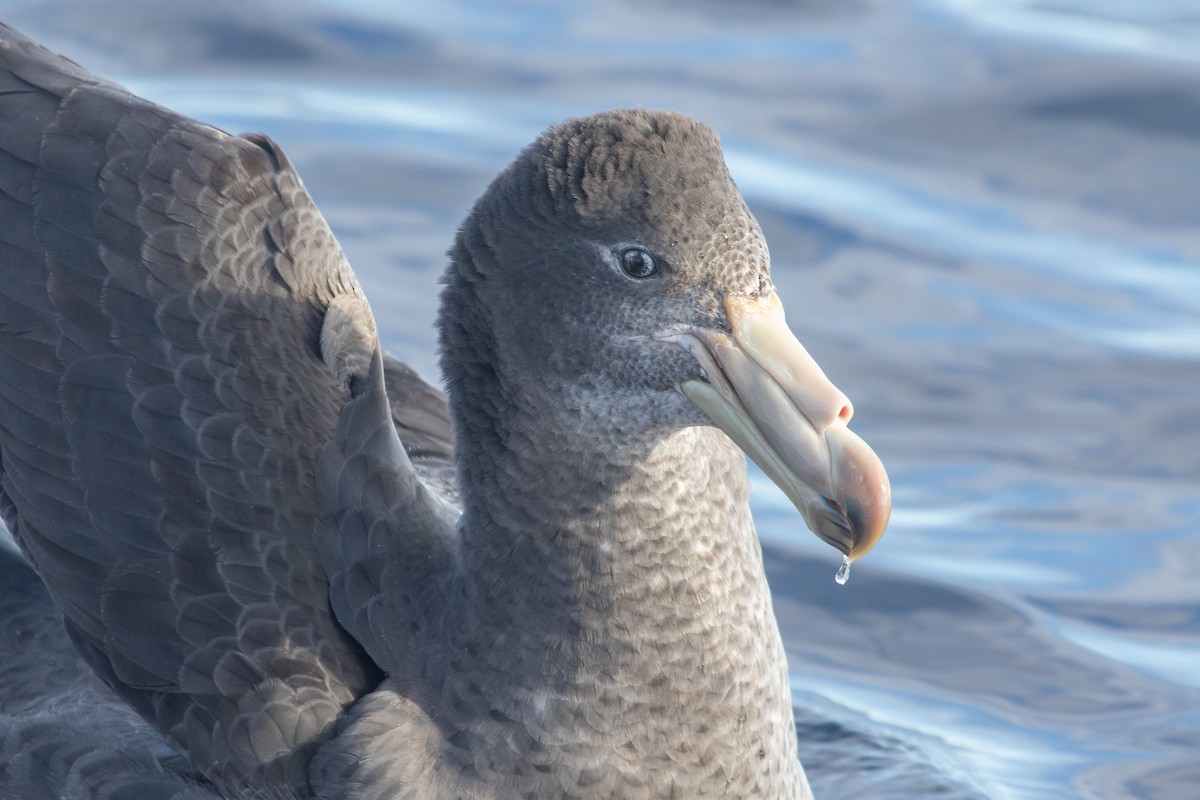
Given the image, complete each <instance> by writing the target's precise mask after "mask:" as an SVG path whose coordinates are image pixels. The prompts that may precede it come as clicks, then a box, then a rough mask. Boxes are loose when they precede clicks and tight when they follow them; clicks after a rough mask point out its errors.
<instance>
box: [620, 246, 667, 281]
mask: <svg viewBox="0 0 1200 800" xmlns="http://www.w3.org/2000/svg"><path fill="white" fill-rule="evenodd" d="M621 269H623V270H625V274H626V275H628V276H629V277H631V278H638V279H639V280H640V279H642V278H649V277H650V276H651V275H653V274H654V273H656V272H658V263H657V262H656V261H655V260H654V256H652V255H650V254H649V253H647V252H646V251H645V250H643V249H642V248H640V247H630V248H627V249H625V250H622V251H621Z"/></svg>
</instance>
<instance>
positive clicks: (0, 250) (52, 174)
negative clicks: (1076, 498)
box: [0, 26, 891, 800]
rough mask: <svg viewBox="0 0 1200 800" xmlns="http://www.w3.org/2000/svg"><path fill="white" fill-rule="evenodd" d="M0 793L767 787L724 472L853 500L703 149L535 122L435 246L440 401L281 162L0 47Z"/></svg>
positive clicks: (842, 437) (588, 791) (827, 505)
mask: <svg viewBox="0 0 1200 800" xmlns="http://www.w3.org/2000/svg"><path fill="white" fill-rule="evenodd" d="M0 270H2V275H3V279H2V280H0V513H2V517H3V520H4V522H5V524H6V526H7V527H8V529H9V531H10V532H11V534H12V538H13V540H14V541H15V543H16V544H17V545H18V547H19V554H18V551H17V550H13V549H3V548H0V566H2V569H3V574H4V575H5V581H4V582H3V583H4V586H5V588H4V589H3V591H2V592H0V610H3V612H4V619H3V622H2V624H0V634H2V636H3V639H2V640H0V654H4V655H6V657H7V661H6V663H5V664H4V665H2V666H0V795H2V796H4V797H6V798H19V800H26V798H29V799H30V800H33V799H34V798H36V799H37V800H40V799H41V798H49V797H69V798H85V797H86V798H130V797H136V798H138V800H159V799H160V798H161V799H162V800H166V799H167V798H171V799H172V800H197V799H201V798H202V799H204V800H209V799H211V798H325V799H327V800H334V799H335V798H336V799H340V800H365V799H366V798H385V797H386V798H468V799H470V800H484V799H485V798H487V799H491V798H581V799H582V798H611V797H621V798H628V799H630V800H636V799H637V798H666V797H677V798H684V797H687V798H691V797H701V796H714V797H715V796H719V797H765V798H806V797H810V796H811V793H810V788H809V785H808V782H807V780H806V778H805V774H804V770H803V767H802V766H801V764H800V761H799V760H798V757H797V742H796V730H795V724H794V721H793V717H792V711H791V701H790V690H789V683H788V680H789V679H788V671H787V662H786V656H785V653H784V649H783V646H782V642H781V639H780V635H779V629H778V625H777V623H776V621H775V618H774V615H773V612H772V607H771V600H770V594H769V590H768V587H767V584H766V581H765V578H764V573H763V565H762V552H761V547H760V544H759V542H758V539H757V536H756V534H755V530H754V524H753V519H752V517H751V515H750V510H749V505H748V494H749V481H748V477H747V466H746V456H749V457H750V458H751V459H753V460H754V461H755V462H756V463H758V464H759V465H760V467H761V468H762V469H763V471H764V472H765V473H766V474H767V476H768V477H769V478H771V480H772V481H774V482H775V483H776V484H778V485H779V486H780V488H781V489H782V490H783V491H784V492H785V493H786V494H787V495H788V497H789V498H790V499H791V500H792V501H793V502H794V503H795V505H796V507H797V509H798V511H799V513H800V514H801V516H802V517H803V518H804V520H805V522H806V524H807V526H808V527H809V528H810V529H811V530H812V531H813V532H814V533H815V534H816V535H817V536H818V537H819V538H821V539H822V540H823V541H825V542H827V543H829V544H831V545H833V546H834V547H835V548H837V549H838V550H839V551H841V553H843V554H844V556H845V559H846V563H849V562H850V561H851V560H853V559H857V558H858V557H860V556H861V555H863V554H864V553H865V552H867V551H868V550H869V549H871V547H872V546H874V544H875V543H876V542H877V541H878V540H879V538H880V537H881V536H882V534H883V532H884V529H885V528H886V526H887V522H888V516H889V513H890V506H891V493H890V485H889V483H888V478H887V474H886V471H885V469H884V467H883V465H882V463H881V462H880V460H879V458H878V457H877V456H876V455H875V453H874V452H872V450H871V449H870V447H869V446H868V445H867V444H866V443H865V442H863V440H862V439H861V438H859V437H858V436H857V435H856V434H854V433H853V432H852V431H851V430H850V429H849V427H848V423H849V422H850V419H851V416H852V414H853V407H852V406H851V404H850V401H849V400H848V399H847V398H846V396H845V395H844V394H843V393H842V392H841V391H840V390H839V389H837V387H836V386H835V385H834V384H833V383H832V382H831V381H830V380H829V379H828V377H827V376H826V375H825V374H824V372H823V371H822V369H821V367H820V366H819V365H818V364H817V363H816V361H815V360H814V359H813V358H812V357H811V356H810V355H809V354H808V352H807V351H806V350H805V349H804V347H803V345H802V344H801V343H800V342H799V341H798V340H797V339H796V337H795V336H794V335H793V334H792V332H791V330H790V329H789V327H788V325H787V322H786V320H785V317H784V311H783V307H782V304H781V302H780V300H779V298H778V294H777V292H776V291H775V288H774V285H773V283H772V280H771V272H770V257H769V253H768V249H767V245H766V242H765V239H764V237H763V234H762V231H761V229H760V227H759V225H758V223H757V222H756V220H755V218H754V216H753V214H752V213H751V211H750V209H749V207H748V206H747V204H746V202H745V201H744V199H743V198H742V196H741V194H740V192H739V191H738V189H737V187H736V185H735V183H734V182H733V179H732V177H731V176H730V173H729V170H728V168H727V167H726V164H725V161H724V157H723V155H722V150H721V145H720V141H719V139H718V137H717V135H716V133H715V132H714V131H713V130H712V129H711V128H709V127H708V126H706V125H705V124H703V123H701V122H698V121H695V120H693V119H691V118H689V117H687V116H684V115H682V114H678V113H674V112H668V111H657V110H649V109H642V108H632V109H617V110H611V111H603V112H598V113H595V114H591V115H588V116H581V117H577V118H572V119H569V120H567V121H565V122H562V123H559V124H557V125H554V126H552V127H549V128H548V129H547V130H546V131H545V132H544V133H542V134H541V135H540V136H539V137H538V138H537V139H536V140H535V141H534V142H533V143H532V144H530V145H529V146H528V147H526V148H525V149H524V150H522V151H521V152H520V153H519V154H517V155H516V157H515V159H514V160H513V161H512V162H511V163H510V164H509V165H508V166H507V167H506V168H505V169H503V171H501V172H500V173H499V175H498V176H497V177H496V178H495V179H494V180H493V181H492V183H491V184H490V186H488V188H487V189H486V190H485V191H484V192H483V194H482V195H481V196H480V198H479V199H478V201H477V202H476V203H475V205H474V207H473V208H472V209H471V210H470V212H469V214H468V215H467V217H466V218H465V220H464V221H463V222H462V224H461V227H460V228H459V229H458V231H457V234H456V236H455V238H454V241H453V244H452V245H451V246H450V249H449V251H448V254H447V263H446V267H445V272H444V275H443V278H442V281H441V289H440V296H439V298H438V303H439V306H438V309H439V310H438V314H437V320H436V327H437V339H438V363H439V366H440V369H441V372H442V379H443V386H444V392H443V391H442V390H441V389H438V388H436V387H435V386H433V385H432V384H429V383H427V382H426V381H425V380H423V379H422V378H421V377H420V376H418V375H417V374H416V373H415V372H414V371H413V370H411V369H409V368H408V367H406V366H405V365H404V364H403V363H402V362H400V361H399V360H397V359H396V358H395V357H393V356H392V355H390V354H388V353H386V352H384V350H383V347H382V345H381V343H380V339H379V335H378V332H377V328H376V324H375V317H374V316H373V313H372V311H371V308H370V306H369V304H368V301H367V299H366V297H365V296H364V294H363V291H362V289H361V288H360V286H359V283H358V281H357V280H356V278H355V275H354V272H353V271H352V269H351V267H350V265H349V264H348V262H347V260H346V257H345V256H344V254H343V253H342V251H341V249H340V247H339V246H338V244H337V241H336V239H335V238H334V235H333V233H332V232H331V230H330V228H329V226H328V225H327V224H326V222H325V221H324V219H323V218H322V216H321V214H320V212H319V211H318V209H317V207H316V206H315V204H314V202H313V200H312V198H311V197H310V195H309V194H308V192H307V191H306V189H305V188H304V185H303V183H302V182H301V180H300V178H299V176H298V175H297V173H296V170H295V169H294V168H293V166H292V164H291V162H290V161H289V160H288V158H287V156H286V155H285V154H284V152H283V150H282V149H281V148H280V147H279V146H278V145H277V144H276V143H275V142H273V141H272V140H271V139H269V138H267V137H266V136H264V135H260V134H246V135H240V136H238V135H231V134H228V133H226V132H223V131H221V130H218V129H216V128H213V127H210V126H208V125H205V124H203V123H201V122H198V121H196V120H193V119H190V118H188V117H186V116H183V115H181V114H178V113H175V112H173V111H171V110H168V109H166V108H163V107H161V106H159V105H156V104H154V103H151V102H149V101H147V100H144V99H141V98H139V97H137V96H134V95H133V94H131V93H129V92H128V91H126V90H125V89H123V88H122V87H120V86H118V85H117V84H115V83H112V82H110V81H108V80H104V79H101V78H98V77H96V76H94V75H92V74H90V73H89V72H87V71H86V70H85V69H83V68H82V67H80V66H78V65H76V64H75V63H73V62H71V61H69V60H67V59H66V58H64V57H62V56H58V55H56V54H54V53H52V52H50V51H49V50H47V49H45V48H43V47H41V46H40V45H38V44H36V43H34V42H33V41H31V40H30V39H28V38H26V37H25V36H23V35H22V34H20V33H18V32H16V31H15V30H13V29H12V28H9V27H6V26H0Z"/></svg>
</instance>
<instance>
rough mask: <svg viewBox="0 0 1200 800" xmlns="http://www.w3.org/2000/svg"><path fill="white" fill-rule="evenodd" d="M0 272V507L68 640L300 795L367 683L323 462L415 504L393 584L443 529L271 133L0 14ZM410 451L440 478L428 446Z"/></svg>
mask: <svg viewBox="0 0 1200 800" xmlns="http://www.w3.org/2000/svg"><path fill="white" fill-rule="evenodd" d="M0 268H2V269H3V274H4V279H3V281H0V470H2V474H0V478H2V483H0V490H2V491H0V494H2V496H0V509H2V510H3V511H4V513H5V516H6V520H7V521H8V522H9V526H10V528H11V529H12V530H13V532H14V534H15V535H16V537H17V538H18V539H19V541H20V542H21V544H22V547H23V548H24V550H25V551H26V553H27V554H28V555H29V556H30V558H31V559H32V561H33V562H34V564H35V565H36V567H37V570H38V572H39V574H40V575H41V577H42V579H43V580H44V582H45V583H46V586H47V587H48V589H49V590H50V593H51V595H52V596H53V598H54V601H55V603H56V604H57V605H58V606H59V608H60V609H61V610H62V611H63V614H64V616H65V617H66V620H67V625H68V629H69V631H70V633H71V635H72V637H73V639H74V641H75V643H76V645H77V647H78V648H79V649H80V651H81V653H82V655H83V656H84V658H85V659H86V660H87V661H88V663H89V664H91V666H92V667H93V669H95V670H96V671H97V672H98V673H99V674H100V675H101V676H102V677H103V678H104V679H105V680H106V681H107V682H108V683H109V684H110V685H111V686H112V687H113V688H114V689H116V690H117V692H118V693H119V694H120V695H121V696H122V697H123V698H124V699H125V700H126V701H127V702H129V703H130V704H131V705H132V706H133V707H134V708H135V709H136V710H137V711H138V712H139V713H141V714H142V715H143V716H144V717H145V718H147V719H148V720H149V721H151V722H152V723H153V724H154V725H155V726H156V727H158V729H159V730H161V731H163V732H165V733H166V734H167V735H169V736H170V737H171V738H172V739H173V740H174V741H175V742H176V743H177V744H178V745H179V746H180V747H181V748H182V750H183V751H184V752H185V753H186V754H187V755H188V757H189V759H190V760H191V761H192V763H193V764H195V765H196V766H197V767H198V768H200V769H201V770H202V771H204V773H205V774H207V775H208V776H209V777H210V778H212V779H214V780H215V781H217V782H218V783H220V784H222V785H224V786H225V787H226V788H227V789H229V790H231V791H238V790H240V789H241V788H242V787H245V786H259V787H262V786H274V787H280V788H284V789H288V790H292V791H296V792H299V793H303V792H304V791H305V790H306V787H307V764H308V761H309V759H310V758H311V755H312V753H313V752H314V750H315V749H316V748H317V747H318V746H319V745H320V743H321V742H322V741H323V740H325V739H327V738H328V737H329V736H330V735H331V733H332V725H333V723H334V721H335V719H336V718H337V717H338V715H339V714H340V713H341V712H342V711H343V710H344V709H345V708H346V707H347V706H348V705H349V704H350V703H352V702H353V701H354V700H355V699H356V698H358V697H360V696H361V695H362V694H363V693H365V692H366V691H368V690H369V689H370V688H372V687H373V686H374V685H375V684H376V683H377V682H378V680H379V671H378V669H377V667H376V665H375V664H374V663H373V661H372V659H371V658H370V657H368V656H367V655H366V654H365V653H364V652H363V650H362V647H361V646H360V645H359V643H358V642H357V641H356V640H355V638H354V637H352V636H350V635H348V634H347V631H346V629H345V628H344V627H343V626H342V625H341V624H339V622H338V621H337V619H335V618H334V615H333V614H332V613H331V608H330V602H331V600H330V586H329V577H328V576H329V574H330V573H331V572H332V573H338V574H345V575H346V576H348V577H346V578H345V579H344V580H341V581H340V584H339V585H342V586H346V587H351V588H353V587H359V590H360V592H361V591H365V589H363V588H362V587H363V585H364V584H362V582H361V581H356V579H355V573H354V570H353V569H352V568H351V567H349V566H347V565H346V564H343V563H342V561H341V559H342V558H343V557H344V555H345V553H346V552H349V553H350V557H351V558H352V559H353V557H355V556H354V554H355V553H359V554H361V552H362V549H363V548H362V546H360V545H361V541H362V540H361V537H359V538H356V535H355V534H354V532H353V531H350V532H349V533H348V534H347V540H346V542H345V543H344V547H341V546H338V545H337V544H330V545H328V546H325V545H323V546H322V547H321V548H320V550H321V552H320V553H319V552H318V550H319V548H318V542H317V541H316V538H317V536H318V535H319V534H318V531H323V532H326V533H329V534H330V535H335V534H336V533H337V532H338V530H339V529H340V528H341V527H344V526H345V525H346V524H349V523H348V521H352V520H354V519H358V518H362V517H363V514H364V513H365V514H366V516H367V517H370V518H372V519H376V518H378V517H380V515H381V514H382V513H383V509H374V510H372V509H365V510H364V509H363V508H359V507H357V506H356V507H355V508H354V509H352V510H351V511H352V512H353V513H350V511H347V510H346V509H342V508H339V506H338V505H337V503H338V502H339V500H338V497H339V495H338V492H339V491H340V492H341V496H348V495H349V494H352V492H350V489H349V488H348V484H347V482H346V481H347V480H348V476H351V475H353V474H355V473H354V470H353V469H346V468H344V464H343V463H342V462H343V461H345V460H347V459H349V460H351V461H354V460H355V459H357V462H363V461H364V460H366V461H369V462H370V464H371V466H372V467H373V468H374V469H375V470H378V471H380V472H381V474H382V475H383V476H384V477H382V478H378V477H377V476H376V477H377V480H378V481H381V482H383V483H388V484H389V485H392V486H394V487H399V488H398V490H399V491H400V492H401V495H402V496H403V497H407V498H408V500H409V501H410V502H412V503H415V504H417V506H418V507H417V508H413V509H409V511H410V512H411V513H412V514H413V515H414V518H416V519H420V520H422V524H423V525H425V527H423V528H422V529H421V535H420V536H418V537H416V538H417V544H416V545H415V547H416V548H417V550H418V551H419V552H420V554H421V559H420V561H419V564H417V565H415V566H409V567H406V570H408V571H409V572H419V571H420V570H421V569H432V568H433V566H432V565H434V564H443V563H444V559H442V558H441V557H440V556H439V557H438V558H430V557H429V555H430V553H431V552H432V551H438V552H441V550H445V549H447V548H448V544H447V543H448V542H449V533H450V530H451V526H452V516H453V515H452V514H450V513H448V512H447V511H446V510H445V508H444V504H443V503H441V502H440V501H438V502H433V501H431V500H430V499H429V498H430V495H429V494H428V493H427V492H425V491H424V490H423V489H422V488H421V486H420V484H419V481H418V480H417V479H416V477H415V476H414V473H413V469H412V465H411V463H410V462H409V460H408V458H407V457H406V455H405V453H404V450H403V447H402V446H400V445H399V440H398V439H397V438H396V432H395V428H394V426H393V423H392V414H391V409H390V408H389V407H388V405H387V398H386V394H383V396H382V402H381V401H380V398H379V397H377V396H376V395H378V394H379V393H383V392H384V391H385V390H384V388H383V369H382V366H381V361H380V359H381V355H380V354H379V351H378V346H377V343H376V340H375V330H374V322H373V320H372V318H371V316H370V312H369V310H368V309H367V306H366V302H365V300H364V299H363V298H362V294H361V291H360V289H359V287H358V284H357V282H356V281H355V279H354V276H353V274H352V272H351V270H350V268H349V266H348V265H347V263H346V261H345V259H344V257H343V255H342V253H341V250H340V248H339V247H338V245H337V243H336V242H335V240H334V238H333V236H332V234H331V233H330V231H329V229H328V227H327V226H326V224H325V222H324V220H323V219H322V218H321V216H320V214H319V213H318V211H317V210H316V208H315V206H314V205H313V203H312V200H311V198H310V197H309V196H308V194H307V192H306V191H305V190H304V188H303V186H302V184H301V183H300V181H299V179H298V177H297V176H296V174H295V172H294V171H293V170H292V168H291V166H290V164H289V163H288V162H287V160H286V159H285V157H284V156H283V154H282V153H281V152H280V151H279V149H278V148H277V147H276V146H275V145H274V144H273V143H271V142H270V141H269V140H267V139H265V138H262V137H247V138H239V137H234V136H230V135H228V134H225V133H223V132H221V131H218V130H216V129H213V128H211V127H207V126H204V125H201V124H199V123H197V122H195V121H193V120H190V119H187V118H185V117H182V116H180V115H177V114H174V113H173V112H170V111H168V110H166V109H163V108H161V107H158V106H155V105H153V104H151V103H148V102H146V101H143V100H141V99H139V98H136V97H134V96H132V95H130V94H128V93H127V92H125V91H124V90H123V89H121V88H120V87H117V86H115V85H112V84H109V83H105V82H101V81H99V80H97V79H96V78H94V77H92V76H90V75H88V74H87V73H86V72H84V71H83V70H82V69H80V68H79V67H77V66H75V65H74V64H72V63H71V62H69V61H66V60H65V59H62V58H60V57H57V56H54V55H53V54H51V53H49V52H48V51H46V50H44V49H43V48H40V47H38V46H37V45H35V44H33V43H32V42H30V41H28V40H27V39H25V38H23V37H21V36H20V35H19V34H16V33H15V32H13V31H12V30H11V29H8V28H5V27H2V26H0ZM373 366H375V367H378V369H372V367H373ZM355 387H359V388H358V389H357V390H356V389H355ZM363 387H367V388H363ZM370 387H375V388H374V390H373V391H370V390H369V389H370ZM356 391H357V394H356ZM429 391H432V390H429ZM418 394H419V393H418ZM355 409H358V410H357V412H355V411H354V410H355ZM352 412H353V413H352ZM339 416H341V417H342V418H343V420H342V423H341V425H340V426H339ZM350 416H354V417H355V420H356V421H357V422H356V424H353V425H352V424H350V422H349V421H348V417H350ZM368 418H369V419H368ZM435 427H436V426H435ZM367 428H370V429H372V430H374V431H375V432H376V434H375V435H374V436H373V438H371V439H370V440H369V441H367V440H360V439H358V438H356V435H357V434H356V431H361V430H365V429H367ZM337 430H341V431H342V432H343V435H339V436H338V437H336V441H334V438H335V437H334V433H335V431H337ZM418 438H420V437H418ZM380 442H383V444H380ZM429 442H434V443H435V444H434V445H431V446H432V448H433V450H432V451H431V454H430V455H429V458H430V461H431V463H438V458H439V457H438V455H437V453H439V452H440V453H448V442H447V441H446V440H444V439H439V438H438V437H437V436H434V437H432V438H428V437H427V440H426V445H428V443H429ZM426 445H423V446H426ZM438 447H441V448H443V449H442V450H440V451H439V450H437V448H438ZM323 449H326V450H328V451H329V452H328V453H327V455H326V457H325V459H324V461H323V464H324V465H325V466H324V470H325V472H326V473H328V474H337V475H340V476H342V477H341V478H340V479H339V482H335V485H334V488H333V489H332V490H331V491H334V495H333V496H331V498H329V499H327V500H321V498H320V497H318V490H317V485H316V484H317V480H316V465H317V460H318V458H319V457H320V456H321V453H322V450H323ZM360 450H363V451H365V453H369V454H370V455H369V457H368V455H365V454H360V452H359V451H360ZM422 457H424V455H423V456H422ZM364 498H365V500H366V501H369V500H371V499H372V498H371V497H370V496H369V493H367V494H363V493H360V494H359V495H358V501H359V502H361V501H364ZM391 499H392V500H396V497H392V498H391ZM422 503H429V504H430V509H431V510H429V511H426V510H424V509H422V508H420V507H419V506H420V505H421V504H422ZM385 508H386V507H385ZM321 519H325V520H327V524H325V525H323V526H321V527H318V521H319V520H321ZM380 524H383V523H377V526H378V525H380ZM430 526H432V527H430ZM391 530H392V538H393V539H397V538H399V541H393V542H392V544H391V548H392V549H391V552H392V555H393V556H395V557H397V558H401V559H403V558H404V556H405V552H404V550H405V545H404V542H403V541H402V538H403V535H404V533H405V532H404V530H402V529H400V530H398V529H396V528H394V527H393V528H391ZM364 535H365V534H364ZM356 548H357V549H356ZM431 548H432V550H431ZM414 563H415V562H414ZM422 565H424V566H422ZM333 600H334V605H335V606H337V607H338V608H339V610H340V611H342V612H344V613H345V614H347V615H352V614H353V612H354V610H355V609H354V608H353V607H352V606H350V605H349V604H348V601H347V599H346V594H345V592H341V593H340V594H339V595H338V596H335V597H334V598H333ZM385 605H386V604H385ZM351 623H353V620H351ZM368 634H369V632H368ZM368 634H364V636H365V638H366V639H367V640H368V641H367V644H370V640H371V639H372V636H371V635H368ZM375 635H376V637H377V634H375Z"/></svg>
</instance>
